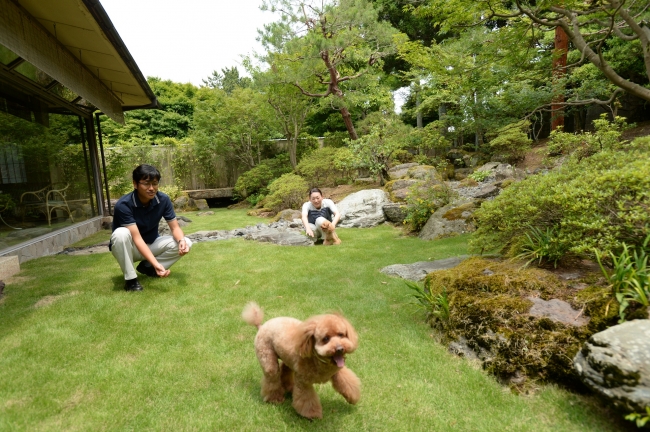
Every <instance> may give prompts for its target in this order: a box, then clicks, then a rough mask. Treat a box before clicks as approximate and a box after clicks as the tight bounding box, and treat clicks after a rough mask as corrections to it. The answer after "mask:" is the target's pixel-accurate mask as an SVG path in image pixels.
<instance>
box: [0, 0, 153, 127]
mask: <svg viewBox="0 0 650 432" xmlns="http://www.w3.org/2000/svg"><path fill="white" fill-rule="evenodd" d="M0 10H2V14H0V43H1V44H3V45H4V46H6V47H7V48H9V49H10V50H12V51H13V52H15V53H16V54H17V55H19V56H20V57H21V58H23V59H25V60H26V61H28V62H29V63H31V64H33V65H34V66H36V67H37V68H39V69H40V70H42V71H43V72H45V73H46V74H48V75H49V76H51V77H52V78H54V79H55V80H57V81H58V82H60V83H61V84H63V85H65V86H66V87H68V88H69V89H70V90H72V91H73V92H75V93H76V94H77V95H79V96H80V97H81V98H83V101H82V102H83V103H84V104H87V103H90V104H92V105H93V106H94V107H96V108H97V109H99V110H101V111H102V112H103V113H104V114H106V115H107V116H108V117H110V118H111V119H113V120H115V121H117V122H120V123H123V122H124V117H123V114H122V113H123V111H126V110H130V109H137V108H158V107H159V106H158V102H157V100H156V97H155V95H154V94H153V92H152V91H151V88H150V87H149V85H148V84H147V81H146V80H145V78H144V76H143V75H142V73H141V72H140V70H139V68H138V66H137V65H136V63H135V61H134V60H133V57H131V55H130V54H129V52H128V50H127V48H126V46H125V45H124V42H123V41H122V39H121V38H120V36H119V34H118V33H117V31H116V30H115V27H114V26H113V24H112V23H111V21H110V19H109V18H108V15H107V14H106V11H105V10H104V8H103V7H102V6H101V4H100V2H99V1H98V0H48V1H43V0H0Z"/></svg>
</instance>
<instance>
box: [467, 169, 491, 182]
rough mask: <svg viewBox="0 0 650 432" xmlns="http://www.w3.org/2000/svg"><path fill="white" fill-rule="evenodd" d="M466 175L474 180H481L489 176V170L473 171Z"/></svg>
mask: <svg viewBox="0 0 650 432" xmlns="http://www.w3.org/2000/svg"><path fill="white" fill-rule="evenodd" d="M467 177H469V178H471V179H472V180H474V181H477V182H482V181H483V180H485V179H486V178H488V177H490V172H489V171H474V172H473V173H471V174H470V175H468V176H467Z"/></svg>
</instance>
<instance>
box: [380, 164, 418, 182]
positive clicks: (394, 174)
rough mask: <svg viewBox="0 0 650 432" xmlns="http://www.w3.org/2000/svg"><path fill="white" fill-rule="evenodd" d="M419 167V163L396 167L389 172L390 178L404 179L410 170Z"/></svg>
mask: <svg viewBox="0 0 650 432" xmlns="http://www.w3.org/2000/svg"><path fill="white" fill-rule="evenodd" d="M418 165H419V164H417V163H405V164H401V165H395V166H394V167H392V168H391V169H389V170H388V177H390V179H391V180H397V179H400V178H404V177H406V174H407V173H408V170H409V169H410V168H413V167H415V166H418Z"/></svg>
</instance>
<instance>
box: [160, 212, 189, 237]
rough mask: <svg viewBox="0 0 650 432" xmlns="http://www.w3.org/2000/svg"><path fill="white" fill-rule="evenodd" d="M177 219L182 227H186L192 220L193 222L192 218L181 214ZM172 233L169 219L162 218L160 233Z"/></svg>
mask: <svg viewBox="0 0 650 432" xmlns="http://www.w3.org/2000/svg"><path fill="white" fill-rule="evenodd" d="M176 221H177V222H178V226H179V227H181V228H183V227H186V226H187V225H188V224H189V223H190V222H192V221H191V220H189V219H187V218H186V217H183V216H179V217H178V218H176ZM187 221H189V222H187ZM171 233H172V232H171V230H170V229H169V224H168V223H167V221H166V220H165V219H164V218H163V219H160V222H158V234H160V235H161V236H163V235H171Z"/></svg>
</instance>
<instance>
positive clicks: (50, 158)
mask: <svg viewBox="0 0 650 432" xmlns="http://www.w3.org/2000/svg"><path fill="white" fill-rule="evenodd" d="M87 159H88V154H87V152H84V147H83V145H82V139H81V131H80V127H79V118H78V117H77V116H72V115H60V114H49V127H45V126H42V125H41V124H38V123H35V122H34V121H28V120H27V119H25V118H24V116H22V118H20V117H17V116H14V115H11V114H9V113H6V112H1V111H0V250H2V249H5V248H7V247H10V246H13V245H15V244H18V243H22V242H25V241H27V240H30V239H32V238H34V237H38V236H41V235H44V234H47V233H49V232H52V231H55V230H58V229H62V228H66V227H68V226H70V225H71V224H73V223H77V222H81V221H84V220H86V219H88V218H91V217H94V216H95V215H96V211H95V206H94V205H93V199H94V198H93V197H92V188H91V187H90V185H89V184H88V179H89V178H91V179H92V175H89V173H88V172H87V167H88V161H87Z"/></svg>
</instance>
